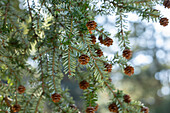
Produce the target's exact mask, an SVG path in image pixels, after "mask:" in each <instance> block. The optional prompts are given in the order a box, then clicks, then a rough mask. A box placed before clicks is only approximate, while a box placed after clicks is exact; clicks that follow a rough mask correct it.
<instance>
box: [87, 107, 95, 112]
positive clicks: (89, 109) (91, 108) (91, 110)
mask: <svg viewBox="0 0 170 113" xmlns="http://www.w3.org/2000/svg"><path fill="white" fill-rule="evenodd" d="M86 113H95V109H94V108H93V107H87V109H86Z"/></svg>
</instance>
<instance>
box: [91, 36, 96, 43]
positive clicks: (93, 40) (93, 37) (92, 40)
mask: <svg viewBox="0 0 170 113" xmlns="http://www.w3.org/2000/svg"><path fill="white" fill-rule="evenodd" d="M90 38H91V42H92V43H93V44H95V43H96V37H95V36H94V35H91V37H90Z"/></svg>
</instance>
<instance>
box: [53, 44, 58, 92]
mask: <svg viewBox="0 0 170 113" xmlns="http://www.w3.org/2000/svg"><path fill="white" fill-rule="evenodd" d="M53 44H54V43H53ZM53 46H54V45H53ZM54 66H55V47H54V48H53V60H52V76H53V84H54V89H55V92H57V89H56V84H55V75H54V73H55V70H54Z"/></svg>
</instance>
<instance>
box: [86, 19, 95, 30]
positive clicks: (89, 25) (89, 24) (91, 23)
mask: <svg viewBox="0 0 170 113" xmlns="http://www.w3.org/2000/svg"><path fill="white" fill-rule="evenodd" d="M86 27H87V29H88V30H90V31H91V30H95V29H96V27H97V23H96V22H95V21H89V22H87V24H86Z"/></svg>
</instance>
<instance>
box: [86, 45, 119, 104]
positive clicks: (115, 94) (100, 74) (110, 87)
mask: <svg viewBox="0 0 170 113" xmlns="http://www.w3.org/2000/svg"><path fill="white" fill-rule="evenodd" d="M88 49H89V52H90V55H91V57H92V59H93V62H94V64H95V67H96V68H97V70H98V71H99V73H100V75H101V79H102V80H103V79H104V77H103V74H102V72H101V71H100V69H99V67H98V65H97V63H96V62H95V58H94V56H93V53H92V51H91V49H90V46H89V45H88ZM104 84H105V85H106V86H107V87H108V89H109V90H110V91H111V92H112V93H113V95H114V97H115V98H116V94H115V92H114V91H113V89H112V88H111V87H110V86H109V84H108V83H107V82H104ZM116 99H117V100H118V102H119V104H120V105H121V106H122V103H121V101H120V100H119V99H118V98H116Z"/></svg>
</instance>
